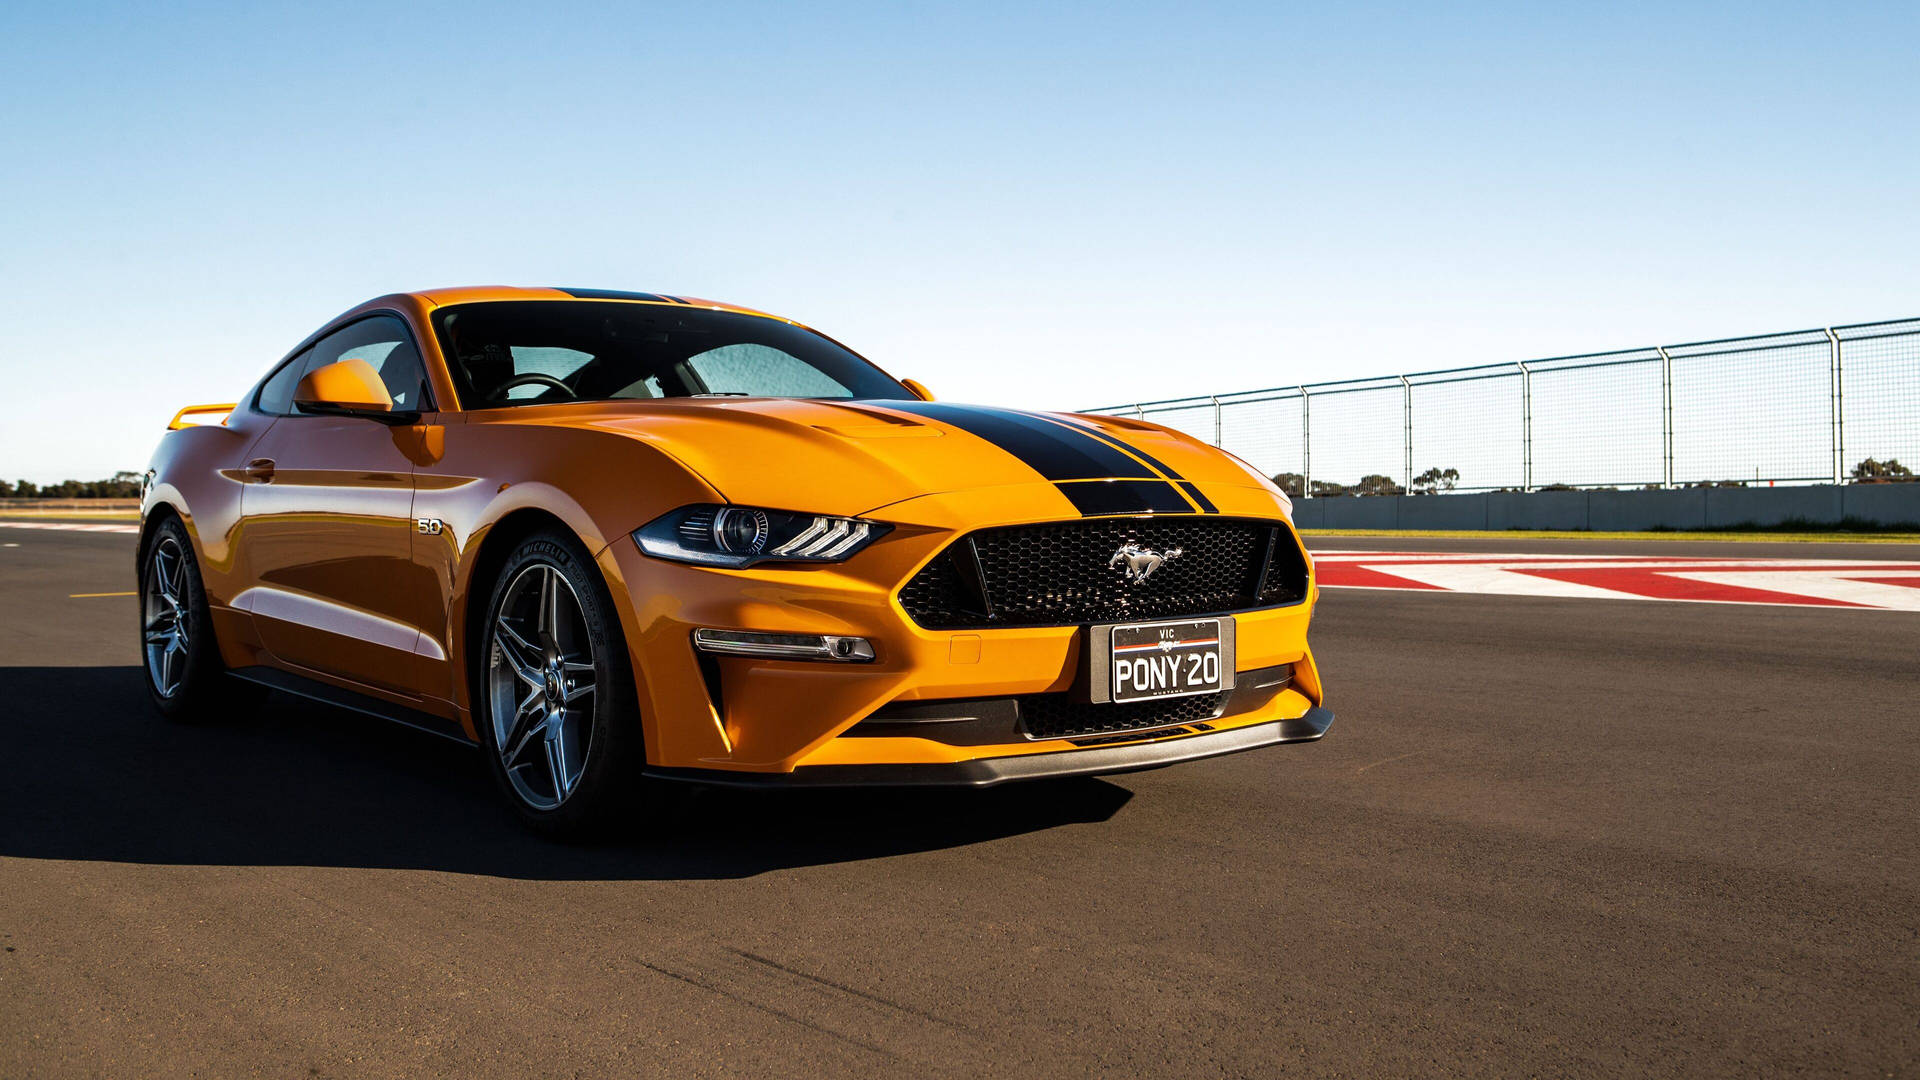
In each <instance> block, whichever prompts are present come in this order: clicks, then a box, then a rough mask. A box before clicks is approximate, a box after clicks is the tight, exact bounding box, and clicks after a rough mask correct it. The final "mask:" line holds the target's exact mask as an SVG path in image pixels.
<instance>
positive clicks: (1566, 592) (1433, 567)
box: [1381, 563, 1631, 600]
mask: <svg viewBox="0 0 1920 1080" xmlns="http://www.w3.org/2000/svg"><path fill="white" fill-rule="evenodd" d="M1381 573H1385V574H1392V575H1393V576H1394V577H1397V578H1406V579H1407V580H1408V581H1418V582H1420V583H1421V584H1424V585H1432V586H1434V587H1436V588H1440V589H1448V590H1451V591H1453V592H1476V593H1494V594H1496V595H1500V596H1575V597H1581V598H1584V599H1588V600H1592V599H1602V598H1604V599H1613V598H1615V597H1620V596H1628V595H1631V594H1629V593H1624V592H1621V591H1620V590H1618V589H1602V588H1597V587H1595V586H1592V585H1582V584H1579V583H1578V582H1573V581H1556V580H1554V579H1553V578H1543V577H1537V576H1535V575H1533V574H1517V573H1514V572H1513V571H1512V570H1508V569H1506V568H1504V567H1499V566H1478V565H1474V566H1459V565H1453V564H1448V563H1434V564H1412V563H1401V564H1399V565H1397V566H1395V567H1394V568H1393V569H1391V570H1382V571H1381Z"/></svg>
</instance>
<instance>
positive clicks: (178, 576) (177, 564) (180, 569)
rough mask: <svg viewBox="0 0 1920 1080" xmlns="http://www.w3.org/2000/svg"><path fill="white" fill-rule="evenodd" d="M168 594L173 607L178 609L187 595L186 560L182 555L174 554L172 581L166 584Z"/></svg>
mask: <svg viewBox="0 0 1920 1080" xmlns="http://www.w3.org/2000/svg"><path fill="white" fill-rule="evenodd" d="M167 584H168V592H169V593H171V594H172V596H173V606H174V607H175V608H176V609H178V608H179V607H180V605H181V604H182V603H184V602H185V598H186V595H187V560H186V556H185V554H184V553H175V555H174V558H173V580H172V581H170V582H168V583H167Z"/></svg>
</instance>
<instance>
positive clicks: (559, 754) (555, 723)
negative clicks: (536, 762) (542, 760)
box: [544, 713, 573, 799]
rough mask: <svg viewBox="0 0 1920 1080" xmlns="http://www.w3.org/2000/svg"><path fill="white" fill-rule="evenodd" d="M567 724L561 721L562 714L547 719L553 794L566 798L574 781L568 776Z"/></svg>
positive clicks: (548, 760)
mask: <svg viewBox="0 0 1920 1080" xmlns="http://www.w3.org/2000/svg"><path fill="white" fill-rule="evenodd" d="M564 733H565V726H564V725H563V724H561V723H560V714H559V713H555V714H554V715H553V717H552V718H551V719H549V720H548V721H547V737H546V741H545V744H544V745H545V746H546V750H547V772H548V773H550V774H551V775H552V776H553V794H554V797H555V798H558V799H564V798H566V797H567V793H568V792H570V791H572V790H573V781H572V780H571V779H570V778H569V777H568V776H567V742H566V738H565V734H564Z"/></svg>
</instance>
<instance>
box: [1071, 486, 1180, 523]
mask: <svg viewBox="0 0 1920 1080" xmlns="http://www.w3.org/2000/svg"><path fill="white" fill-rule="evenodd" d="M1053 486H1054V487H1056V488H1058V489H1059V490H1060V494H1062V495H1065V496H1066V497H1067V499H1068V500H1069V501H1071V502H1072V503H1073V506H1074V509H1076V510H1078V511H1080V514H1081V516H1082V517H1100V516H1103V515H1107V514H1191V513H1193V506H1192V505H1191V504H1189V503H1188V502H1187V500H1185V499H1183V498H1181V497H1180V493H1179V492H1177V491H1175V490H1173V485H1172V484H1169V483H1167V482H1166V481H1165V480H1083V481H1081V482H1079V483H1066V484H1055V485H1053Z"/></svg>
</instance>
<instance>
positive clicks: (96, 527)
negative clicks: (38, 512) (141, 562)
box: [0, 521, 140, 534]
mask: <svg viewBox="0 0 1920 1080" xmlns="http://www.w3.org/2000/svg"><path fill="white" fill-rule="evenodd" d="M0 528H5V529H53V530H55V531H58V532H101V533H136V534H137V533H138V532H139V531H140V526H138V525H102V524H97V523H93V522H84V523H83V522H78V521H0Z"/></svg>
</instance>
